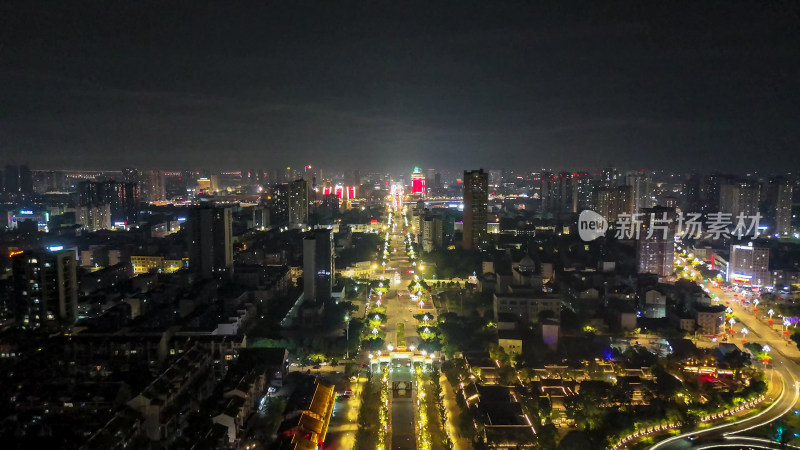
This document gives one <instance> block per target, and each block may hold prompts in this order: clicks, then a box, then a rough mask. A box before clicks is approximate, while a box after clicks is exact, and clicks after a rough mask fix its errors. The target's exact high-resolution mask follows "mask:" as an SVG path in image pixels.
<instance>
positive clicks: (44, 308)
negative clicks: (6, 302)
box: [11, 248, 78, 328]
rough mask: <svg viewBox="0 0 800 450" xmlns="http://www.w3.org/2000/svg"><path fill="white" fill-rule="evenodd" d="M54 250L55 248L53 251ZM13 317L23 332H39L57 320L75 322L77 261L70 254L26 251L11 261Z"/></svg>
mask: <svg viewBox="0 0 800 450" xmlns="http://www.w3.org/2000/svg"><path fill="white" fill-rule="evenodd" d="M54 249H55V248H54ZM11 265H12V276H13V280H14V281H13V284H14V292H13V294H12V295H13V299H12V309H13V312H14V317H15V320H16V322H17V324H19V325H20V326H21V327H23V328H40V327H42V326H44V325H45V324H46V322H47V321H52V320H55V319H56V318H58V319H59V320H61V321H63V322H64V323H65V324H68V325H72V324H73V323H75V321H76V320H78V278H77V272H76V271H77V260H76V256H75V252H74V251H71V250H70V251H67V250H59V251H49V250H46V249H42V250H39V251H28V252H23V253H21V254H18V255H15V256H14V257H13V258H12V263H11Z"/></svg>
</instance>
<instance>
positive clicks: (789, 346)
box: [651, 284, 800, 450]
mask: <svg viewBox="0 0 800 450" xmlns="http://www.w3.org/2000/svg"><path fill="white" fill-rule="evenodd" d="M708 287H709V293H710V294H713V295H714V296H715V298H719V302H720V303H721V304H723V305H726V306H729V307H730V308H731V309H732V311H733V315H734V316H735V317H736V320H737V321H738V322H737V324H735V325H734V332H733V333H732V336H735V337H734V338H733V339H739V338H740V337H746V338H747V339H746V340H747V341H748V342H756V343H759V344H762V345H764V344H766V345H769V347H770V348H771V351H770V356H771V357H772V361H771V363H770V364H771V368H769V369H767V371H766V375H767V378H768V380H769V381H770V382H771V383H779V384H780V386H781V387H782V391H781V394H780V396H779V397H778V399H777V400H776V401H775V402H774V403H773V404H771V405H770V406H769V407H768V408H766V409H765V410H763V411H762V412H760V413H758V414H756V415H754V416H752V417H748V418H746V419H744V420H740V421H736V422H733V423H724V424H720V425H716V426H712V427H710V428H706V429H703V430H700V431H694V432H691V433H685V434H681V435H678V436H674V437H671V438H668V439H665V440H663V441H661V442H659V443H657V444H656V445H654V446H652V447H651V449H653V450H656V449H664V450H675V449H686V448H702V449H712V448H742V447H747V448H786V447H781V445H780V444H779V443H776V442H773V441H769V440H767V439H762V438H754V437H747V432H748V431H751V430H754V429H756V428H758V427H761V426H764V425H767V424H769V423H770V422H773V421H775V420H778V419H780V418H781V417H783V416H784V415H786V414H787V413H789V412H790V411H792V410H793V409H795V407H796V405H797V402H798V399H800V390H799V389H800V378H798V374H800V366H798V364H797V363H795V361H796V360H798V359H800V351H798V349H797V346H796V345H794V343H793V342H791V341H787V340H786V339H785V338H783V336H782V335H781V334H780V333H781V331H779V330H774V329H771V328H770V325H769V324H768V323H767V322H764V321H762V319H759V317H762V316H763V315H764V314H763V312H762V311H758V309H757V307H756V306H755V305H750V304H747V305H745V304H742V303H743V302H741V301H739V298H738V294H734V293H732V292H730V291H726V290H723V289H720V288H715V287H712V286H711V285H710V284H709V285H708ZM754 309H755V310H756V311H753V310H754ZM742 329H746V330H747V331H745V332H744V333H743V332H742ZM690 438H691V439H690Z"/></svg>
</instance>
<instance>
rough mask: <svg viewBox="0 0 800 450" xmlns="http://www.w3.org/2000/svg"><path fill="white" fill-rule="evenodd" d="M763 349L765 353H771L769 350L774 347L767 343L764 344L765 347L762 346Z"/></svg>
mask: <svg viewBox="0 0 800 450" xmlns="http://www.w3.org/2000/svg"><path fill="white" fill-rule="evenodd" d="M761 350H763V351H764V353H769V351H770V350H772V349H771V348H769V345H767V344H764V346H763V347H761Z"/></svg>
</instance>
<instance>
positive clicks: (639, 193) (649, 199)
mask: <svg viewBox="0 0 800 450" xmlns="http://www.w3.org/2000/svg"><path fill="white" fill-rule="evenodd" d="M625 184H626V185H628V186H630V187H631V189H632V194H633V207H632V208H631V210H630V211H626V212H627V213H629V214H636V213H638V212H641V210H642V209H643V208H651V207H652V206H653V205H654V202H653V180H652V179H651V178H650V174H649V173H647V172H645V171H644V170H641V171H631V172H628V173H627V174H626V175H625Z"/></svg>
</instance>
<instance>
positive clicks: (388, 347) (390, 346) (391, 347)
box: [386, 343, 394, 351]
mask: <svg viewBox="0 0 800 450" xmlns="http://www.w3.org/2000/svg"><path fill="white" fill-rule="evenodd" d="M386 349H387V350H389V351H392V350H394V345H392V344H391V343H390V344H389V345H387V346H386Z"/></svg>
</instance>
